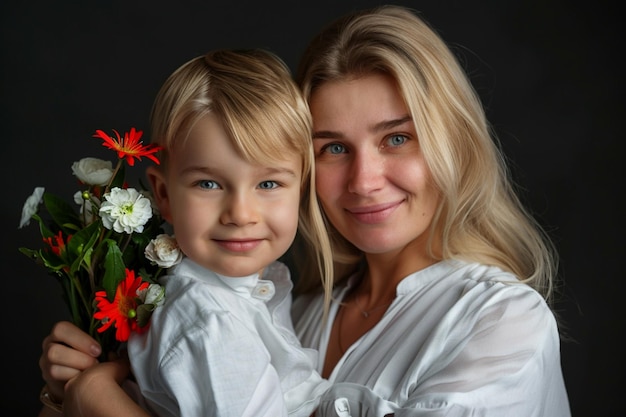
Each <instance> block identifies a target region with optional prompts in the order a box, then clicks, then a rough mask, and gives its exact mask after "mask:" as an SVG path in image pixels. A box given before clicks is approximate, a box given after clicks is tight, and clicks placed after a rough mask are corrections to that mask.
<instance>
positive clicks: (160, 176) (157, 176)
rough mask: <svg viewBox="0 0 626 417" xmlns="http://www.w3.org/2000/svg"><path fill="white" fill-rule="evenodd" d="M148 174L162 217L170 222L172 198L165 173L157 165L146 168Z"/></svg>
mask: <svg viewBox="0 0 626 417" xmlns="http://www.w3.org/2000/svg"><path fill="white" fill-rule="evenodd" d="M146 176H147V177H148V181H149V182H150V186H151V187H152V194H153V196H154V201H155V202H156V205H157V207H158V208H159V212H160V213H161V217H163V219H165V220H166V221H167V222H169V223H170V224H171V223H172V212H171V210H170V199H169V195H168V194H167V182H166V180H165V174H164V173H163V171H161V170H160V169H158V168H157V167H152V166H151V167H148V168H147V169H146Z"/></svg>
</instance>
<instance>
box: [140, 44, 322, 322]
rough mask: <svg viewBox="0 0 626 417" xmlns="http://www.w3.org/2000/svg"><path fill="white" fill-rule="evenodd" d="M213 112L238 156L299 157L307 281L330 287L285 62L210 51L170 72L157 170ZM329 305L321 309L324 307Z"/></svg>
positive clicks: (307, 138) (309, 162)
mask: <svg viewBox="0 0 626 417" xmlns="http://www.w3.org/2000/svg"><path fill="white" fill-rule="evenodd" d="M209 113H210V114H213V115H215V116H217V117H218V119H219V120H220V121H221V123H222V127H223V128H224V130H225V132H226V133H227V136H228V138H229V139H230V140H231V141H232V143H233V145H234V147H235V149H237V151H238V152H239V153H240V155H241V156H242V157H243V158H244V159H246V160H248V161H252V162H254V163H261V164H272V163H273V162H275V161H278V160H285V159H286V158H297V157H298V156H299V157H300V159H301V167H302V183H301V204H300V210H299V223H298V231H299V234H300V235H301V236H302V237H304V241H305V242H306V244H308V245H309V249H310V251H311V253H314V254H315V255H314V257H315V262H314V265H313V267H312V268H309V269H307V270H306V271H303V272H302V273H305V274H306V275H305V276H303V277H302V279H305V280H307V281H316V282H317V283H321V285H322V286H323V287H324V288H325V290H326V306H328V304H329V303H330V295H331V294H330V291H331V288H332V281H333V279H332V273H333V268H332V253H331V245H330V242H329V239H328V235H327V232H326V227H325V224H324V220H323V217H322V212H321V208H320V206H319V203H318V201H317V198H316V195H315V182H314V181H315V159H314V155H313V147H312V146H313V145H312V142H311V115H310V111H309V107H308V104H307V102H306V100H305V99H304V97H303V96H302V93H301V92H300V89H299V88H298V86H297V85H296V84H295V82H294V81H293V79H292V77H291V73H290V71H289V69H288V67H287V66H286V65H285V64H284V62H283V61H282V60H280V58H278V57H277V56H276V55H274V54H273V53H271V52H269V51H264V50H260V49H253V50H215V51H212V52H209V53H207V54H206V55H203V56H199V57H196V58H194V59H192V60H190V61H188V62H187V63H185V64H183V65H182V66H181V67H179V68H178V69H177V70H176V71H174V73H172V75H170V76H169V77H168V79H167V80H166V81H165V83H164V84H163V86H162V87H161V89H160V91H159V92H158V94H157V97H156V99H155V101H154V105H153V108H152V114H151V120H152V129H151V136H152V142H153V143H156V144H158V145H160V146H161V147H162V148H163V150H162V151H161V152H162V155H161V156H160V159H161V161H162V169H167V165H168V162H167V156H168V154H169V153H170V152H171V151H172V149H173V147H174V145H175V144H177V143H178V142H179V141H185V140H187V138H188V136H189V133H190V131H191V129H192V127H193V126H194V124H195V123H196V122H197V121H198V120H200V119H201V118H202V117H204V116H206V115H207V114H209ZM327 308H328V307H326V310H327Z"/></svg>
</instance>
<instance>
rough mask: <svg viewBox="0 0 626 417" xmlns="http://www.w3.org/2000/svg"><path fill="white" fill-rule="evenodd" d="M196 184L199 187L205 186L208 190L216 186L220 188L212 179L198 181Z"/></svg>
mask: <svg viewBox="0 0 626 417" xmlns="http://www.w3.org/2000/svg"><path fill="white" fill-rule="evenodd" d="M198 186H199V187H200V188H206V189H208V190H214V189H216V188H220V186H219V184H218V183H216V182H215V181H213V180H203V181H198Z"/></svg>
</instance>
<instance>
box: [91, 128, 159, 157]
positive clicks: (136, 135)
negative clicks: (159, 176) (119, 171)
mask: <svg viewBox="0 0 626 417" xmlns="http://www.w3.org/2000/svg"><path fill="white" fill-rule="evenodd" d="M113 132H115V136H117V139H114V138H112V137H111V136H109V135H107V134H106V133H104V132H103V131H102V130H96V134H95V135H93V137H94V138H100V139H102V140H103V141H104V143H103V144H102V145H103V146H106V147H107V148H109V149H113V150H114V151H117V156H118V158H120V159H122V158H126V162H128V165H130V166H133V165H134V164H135V158H137V159H138V160H141V157H142V156H145V157H146V158H150V159H152V160H153V161H154V162H156V163H157V164H159V163H160V162H159V160H158V158H157V157H156V156H154V155H153V154H154V153H156V152H158V151H160V150H161V147H160V146H157V145H154V144H149V145H143V144H142V142H140V141H139V139H141V136H142V135H143V131H141V130H135V128H134V127H133V128H131V129H130V132H126V133H124V138H123V139H122V138H121V137H120V134H119V133H117V130H115V129H113Z"/></svg>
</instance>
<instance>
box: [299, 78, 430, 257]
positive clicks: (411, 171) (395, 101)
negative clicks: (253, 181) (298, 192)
mask: <svg viewBox="0 0 626 417" xmlns="http://www.w3.org/2000/svg"><path fill="white" fill-rule="evenodd" d="M310 105H311V112H312V115H313V126H314V129H313V145H314V148H315V160H316V165H315V167H316V183H317V185H316V187H317V195H318V196H319V199H320V201H321V204H322V206H323V208H324V211H325V212H326V215H327V216H328V218H329V220H330V221H331V222H332V224H333V225H334V226H335V227H336V228H337V230H338V231H339V232H340V233H341V234H342V235H343V236H344V237H345V238H346V239H348V240H349V241H350V242H352V244H354V245H355V246H356V247H358V248H359V249H361V250H362V251H364V252H365V253H367V254H389V253H400V252H402V251H403V250H404V249H406V248H407V247H408V246H411V247H416V248H417V249H418V250H419V251H420V252H419V253H422V254H425V249H426V241H427V239H428V231H429V226H430V224H431V222H432V219H433V216H434V213H435V211H436V208H437V204H438V201H439V199H438V196H439V194H438V192H437V191H436V189H435V188H434V187H433V185H432V182H431V178H430V172H429V170H428V168H427V166H426V163H425V161H424V157H423V154H422V152H421V149H420V144H419V140H418V137H417V133H416V130H415V125H414V123H413V121H412V119H411V117H410V115H409V112H408V110H407V107H406V105H405V103H404V101H403V99H402V97H401V96H400V94H399V92H398V90H397V88H396V85H395V83H394V82H393V80H392V79H391V78H389V77H387V76H384V75H380V74H375V75H368V76H364V77H361V78H358V79H351V80H345V81H333V82H327V83H325V84H322V85H321V86H320V87H318V88H317V89H316V90H315V91H314V93H313V94H312V96H311V100H310ZM407 252H411V253H413V256H415V252H414V251H412V250H411V251H407Z"/></svg>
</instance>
